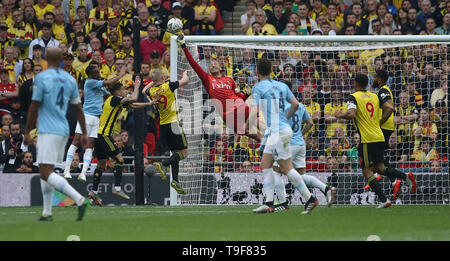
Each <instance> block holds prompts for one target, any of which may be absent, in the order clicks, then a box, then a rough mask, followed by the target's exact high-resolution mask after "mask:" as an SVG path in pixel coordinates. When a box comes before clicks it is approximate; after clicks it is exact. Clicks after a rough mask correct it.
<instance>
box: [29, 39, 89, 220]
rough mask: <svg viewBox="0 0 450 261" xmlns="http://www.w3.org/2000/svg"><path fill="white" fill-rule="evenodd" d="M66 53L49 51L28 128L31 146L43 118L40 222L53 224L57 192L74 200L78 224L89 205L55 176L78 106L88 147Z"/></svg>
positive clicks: (38, 77) (39, 155) (40, 131)
mask: <svg viewBox="0 0 450 261" xmlns="http://www.w3.org/2000/svg"><path fill="white" fill-rule="evenodd" d="M61 60H62V50H61V49H60V48H59V47H49V48H48V49H47V61H48V65H49V68H48V69H47V70H45V71H43V72H41V73H39V74H38V75H36V77H35V78H34V91H33V97H32V101H31V105H30V108H29V110H28V119H27V124H26V127H25V136H24V143H25V145H28V144H30V130H31V128H32V127H33V126H34V125H35V123H36V119H37V118H38V117H39V125H38V130H37V133H38V136H39V138H38V142H37V163H39V172H40V174H41V190H42V198H43V202H44V204H43V205H44V210H43V212H42V216H41V218H40V219H39V221H52V220H53V217H52V196H53V189H57V190H58V191H60V192H62V193H63V194H65V195H67V196H68V197H70V198H71V199H72V200H73V201H75V204H77V206H78V217H77V220H82V219H83V217H84V214H85V212H86V210H87V208H88V206H89V201H88V200H86V199H85V198H84V197H83V196H81V195H80V193H78V192H77V191H76V190H75V189H74V188H73V187H72V186H71V185H70V184H69V183H68V182H67V180H65V179H64V178H63V177H61V176H59V175H58V174H56V173H55V172H54V168H55V164H57V163H59V162H61V161H62V160H63V157H64V148H65V146H66V143H67V139H68V136H69V124H68V122H67V119H66V113H67V107H68V105H69V103H70V104H72V105H74V106H75V108H76V109H75V110H76V115H77V119H78V121H79V122H80V128H81V132H82V135H81V138H80V140H81V144H82V145H83V147H85V146H86V145H87V135H86V125H85V120H84V114H83V111H82V108H81V104H80V97H79V96H78V86H77V83H76V81H75V79H74V78H73V77H72V76H71V75H70V74H68V73H67V72H65V71H64V70H62V69H59V66H60V64H61Z"/></svg>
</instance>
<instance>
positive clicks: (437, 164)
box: [430, 160, 442, 173]
mask: <svg viewBox="0 0 450 261" xmlns="http://www.w3.org/2000/svg"><path fill="white" fill-rule="evenodd" d="M430 172H431V173H442V165H441V161H440V160H432V161H431V164H430Z"/></svg>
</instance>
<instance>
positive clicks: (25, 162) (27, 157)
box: [16, 151, 39, 173]
mask: <svg viewBox="0 0 450 261" xmlns="http://www.w3.org/2000/svg"><path fill="white" fill-rule="evenodd" d="M33 161H34V159H33V154H32V153H31V152H29V151H27V152H25V153H24V154H23V159H22V162H21V163H20V165H19V166H18V168H17V169H16V172H17V173H39V168H38V167H37V166H35V165H33Z"/></svg>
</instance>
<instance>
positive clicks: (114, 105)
mask: <svg viewBox="0 0 450 261" xmlns="http://www.w3.org/2000/svg"><path fill="white" fill-rule="evenodd" d="M140 86H141V79H140V77H139V76H136V78H135V80H134V91H133V94H132V95H131V96H127V94H128V91H127V89H126V88H125V87H124V86H122V84H121V83H119V82H117V83H115V84H113V86H111V88H110V91H111V94H112V95H111V96H109V97H108V98H106V100H105V103H104V104H103V112H102V115H101V116H100V125H99V129H98V138H97V139H96V140H95V153H96V154H97V158H98V164H97V167H96V168H95V171H94V182H93V186H92V190H91V191H90V192H89V194H88V196H89V198H90V199H92V200H93V201H94V202H95V204H97V205H99V206H103V205H102V203H101V199H100V198H99V196H98V193H99V191H98V185H99V184H100V179H101V177H102V175H103V171H104V170H105V166H106V161H107V160H108V159H109V158H111V159H114V187H113V188H112V189H111V192H112V194H113V195H115V196H118V197H121V198H123V199H126V200H128V199H130V197H129V196H128V195H127V194H125V193H124V192H123V191H122V186H121V182H122V171H123V164H124V159H123V157H122V154H121V153H120V150H119V149H118V148H116V147H115V145H114V139H113V136H114V135H116V134H119V133H118V132H114V131H115V130H121V129H122V128H121V124H122V122H121V121H117V117H118V115H119V114H120V113H121V112H122V109H123V107H125V106H128V105H129V104H130V103H132V102H134V101H136V100H137V97H138V94H139V87H140ZM117 125H118V126H117Z"/></svg>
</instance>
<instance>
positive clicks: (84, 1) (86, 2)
mask: <svg viewBox="0 0 450 261" xmlns="http://www.w3.org/2000/svg"><path fill="white" fill-rule="evenodd" d="M80 6H84V7H85V9H86V13H89V12H90V11H91V9H92V8H93V5H92V1H91V0H63V1H62V9H63V10H64V22H65V23H66V24H70V23H72V22H73V21H75V20H76V19H79V18H77V10H78V8H79V7H80Z"/></svg>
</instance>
